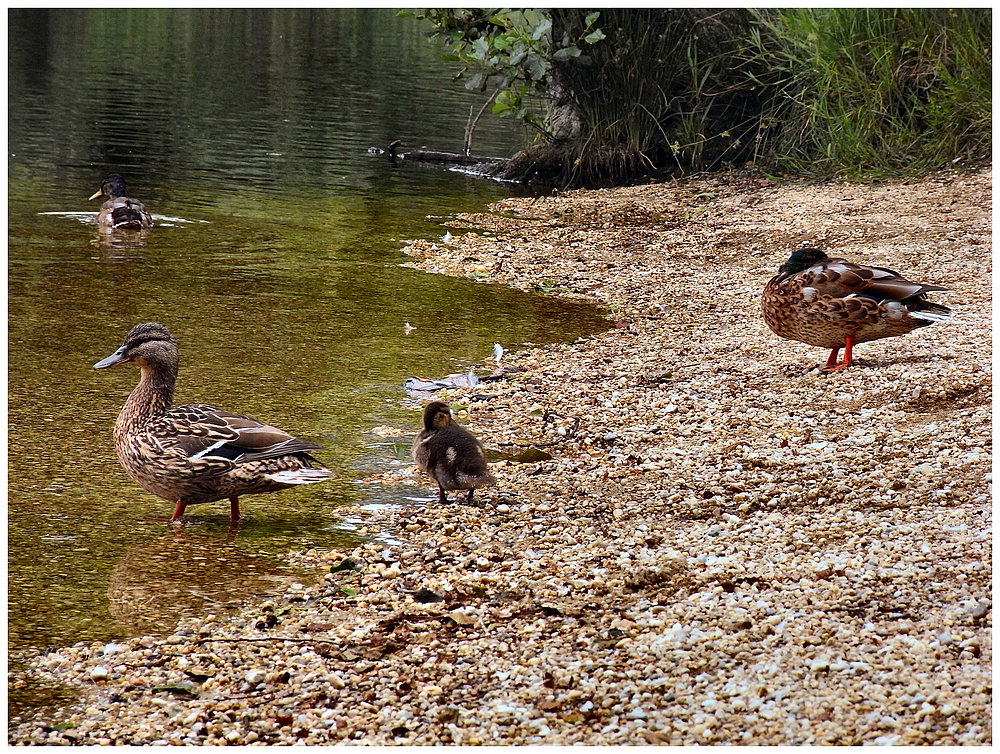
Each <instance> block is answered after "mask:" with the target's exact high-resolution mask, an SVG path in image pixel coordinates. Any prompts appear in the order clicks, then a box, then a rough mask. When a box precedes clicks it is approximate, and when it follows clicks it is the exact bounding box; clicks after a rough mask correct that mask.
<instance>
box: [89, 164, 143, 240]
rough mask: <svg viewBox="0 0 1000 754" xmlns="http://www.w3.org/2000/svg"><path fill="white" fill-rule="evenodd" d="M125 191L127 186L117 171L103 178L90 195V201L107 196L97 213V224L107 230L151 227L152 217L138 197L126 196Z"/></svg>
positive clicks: (126, 191)
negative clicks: (98, 186) (98, 187)
mask: <svg viewBox="0 0 1000 754" xmlns="http://www.w3.org/2000/svg"><path fill="white" fill-rule="evenodd" d="M126 193H128V188H127V187H126V186H125V180H124V179H123V178H122V177H121V176H120V175H118V174H117V173H112V174H111V175H109V176H108V177H107V178H105V179H104V182H103V183H102V184H101V188H100V189H98V190H97V191H96V192H94V194H93V195H92V196H91V197H90V200H91V201H92V200H94V199H96V198H97V197H99V196H106V197H108V200H107V201H106V202H104V204H102V205H101V210H100V212H98V213H97V224H98V225H100V226H101V227H102V228H105V229H108V230H117V229H119V228H131V229H134V230H141V229H143V228H151V227H152V226H153V218H152V217H150V216H149V213H148V212H147V211H146V207H145V206H144V205H143V203H142V202H140V201H139V200H138V199H130V198H129V197H127V196H126V195H125V194H126Z"/></svg>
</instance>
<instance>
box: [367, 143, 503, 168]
mask: <svg viewBox="0 0 1000 754" xmlns="http://www.w3.org/2000/svg"><path fill="white" fill-rule="evenodd" d="M399 144H400V141H399V140H398V139H397V140H396V141H394V142H392V143H391V144H389V147H388V149H379V148H378V147H371V148H370V149H369V150H368V152H369V154H384V155H386V156H387V157H388V158H389V159H390V160H412V161H414V162H434V163H438V164H441V165H483V166H497V165H504V164H506V163H507V162H509V159H508V158H506V157H475V156H473V155H468V154H456V153H454V152H433V151H429V150H426V149H417V150H414V151H413V152H398V151H397V149H398V147H399Z"/></svg>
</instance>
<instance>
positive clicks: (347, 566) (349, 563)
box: [330, 558, 361, 573]
mask: <svg viewBox="0 0 1000 754" xmlns="http://www.w3.org/2000/svg"><path fill="white" fill-rule="evenodd" d="M360 570H361V568H360V567H359V566H358V564H357V563H356V562H355V561H354V560H351V559H350V558H344V559H343V560H342V561H340V563H338V564H337V565H335V566H330V573H340V572H341V571H360Z"/></svg>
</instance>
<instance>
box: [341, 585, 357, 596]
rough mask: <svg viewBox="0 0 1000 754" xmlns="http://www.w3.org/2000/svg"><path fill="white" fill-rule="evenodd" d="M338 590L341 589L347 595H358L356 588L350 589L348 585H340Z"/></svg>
mask: <svg viewBox="0 0 1000 754" xmlns="http://www.w3.org/2000/svg"><path fill="white" fill-rule="evenodd" d="M340 591H342V592H343V593H344V594H346V595H347V596H348V597H357V596H358V590H357V589H351V588H350V587H349V586H342V587H340Z"/></svg>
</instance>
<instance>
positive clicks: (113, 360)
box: [94, 346, 128, 369]
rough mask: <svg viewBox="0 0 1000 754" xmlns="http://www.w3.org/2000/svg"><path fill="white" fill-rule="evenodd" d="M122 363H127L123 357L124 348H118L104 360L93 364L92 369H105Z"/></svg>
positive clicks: (126, 359) (126, 358)
mask: <svg viewBox="0 0 1000 754" xmlns="http://www.w3.org/2000/svg"><path fill="white" fill-rule="evenodd" d="M123 361H128V357H127V356H125V346H122V347H121V348H119V349H118V350H117V351H115V352H114V353H113V354H111V355H110V356H108V357H107V358H106V359H101V360H100V361H98V362H97V363H96V364H94V369H107V368H108V367H113V366H114V365H115V364H121V363H122V362H123Z"/></svg>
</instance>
